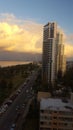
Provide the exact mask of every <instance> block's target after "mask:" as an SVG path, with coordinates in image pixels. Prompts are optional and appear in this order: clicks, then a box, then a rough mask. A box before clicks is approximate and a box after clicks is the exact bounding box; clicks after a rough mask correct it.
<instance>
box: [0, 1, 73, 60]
mask: <svg viewBox="0 0 73 130" xmlns="http://www.w3.org/2000/svg"><path fill="white" fill-rule="evenodd" d="M48 22H57V24H58V26H59V28H60V29H61V30H62V32H63V34H64V44H65V55H66V57H67V58H71V59H72V58H73V0H2V1H0V59H1V60H2V58H3V59H4V57H5V58H6V59H7V57H6V54H10V55H11V56H12V54H13V53H16V54H17V55H19V54H20V55H21V53H22V54H23V53H31V54H38V53H40V54H42V44H43V26H44V25H45V24H47V23H48ZM6 52H7V53H6ZM7 56H8V55H7ZM29 56H30V55H29ZM13 57H14V55H13Z"/></svg>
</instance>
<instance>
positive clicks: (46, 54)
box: [42, 23, 57, 83]
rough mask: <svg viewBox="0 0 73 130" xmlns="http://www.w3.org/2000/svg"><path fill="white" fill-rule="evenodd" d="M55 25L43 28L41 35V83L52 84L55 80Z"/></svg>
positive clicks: (47, 25)
mask: <svg viewBox="0 0 73 130" xmlns="http://www.w3.org/2000/svg"><path fill="white" fill-rule="evenodd" d="M56 33H57V25H56V23H48V24H46V25H45V26H44V34H43V63H42V68H43V69H42V71H43V82H45V83H50V82H51V83H54V81H55V78H56V58H57V56H56Z"/></svg>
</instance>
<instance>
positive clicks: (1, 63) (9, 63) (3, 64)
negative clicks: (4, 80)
mask: <svg viewBox="0 0 73 130" xmlns="http://www.w3.org/2000/svg"><path fill="white" fill-rule="evenodd" d="M28 63H31V62H27V61H0V67H7V66H14V65H21V64H28Z"/></svg>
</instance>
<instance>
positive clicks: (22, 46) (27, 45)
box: [0, 13, 73, 57]
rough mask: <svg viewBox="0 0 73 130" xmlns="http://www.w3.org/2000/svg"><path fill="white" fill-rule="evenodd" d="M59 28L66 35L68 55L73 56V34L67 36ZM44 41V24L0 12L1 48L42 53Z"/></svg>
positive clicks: (66, 52)
mask: <svg viewBox="0 0 73 130" xmlns="http://www.w3.org/2000/svg"><path fill="white" fill-rule="evenodd" d="M59 30H60V31H61V32H62V33H63V35H64V44H65V55H66V57H73V35H72V34H71V35H70V36H67V35H66V34H65V32H64V30H63V29H61V28H60V27H59ZM42 43H43V25H42V24H39V23H37V22H35V21H28V20H23V19H20V18H16V17H15V16H14V15H13V14H8V13H6V14H0V48H2V49H3V50H5V51H16V52H31V53H42ZM0 50H1V49H0Z"/></svg>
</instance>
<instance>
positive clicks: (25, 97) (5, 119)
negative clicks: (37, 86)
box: [0, 72, 38, 130]
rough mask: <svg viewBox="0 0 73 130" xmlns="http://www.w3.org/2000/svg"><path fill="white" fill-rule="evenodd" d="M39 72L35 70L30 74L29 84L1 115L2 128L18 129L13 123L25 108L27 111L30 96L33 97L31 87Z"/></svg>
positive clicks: (7, 129) (4, 129) (0, 127)
mask: <svg viewBox="0 0 73 130" xmlns="http://www.w3.org/2000/svg"><path fill="white" fill-rule="evenodd" d="M37 74H38V73H37V72H33V73H32V74H31V75H30V78H29V80H28V82H27V84H26V85H25V86H24V87H23V89H22V91H21V92H20V94H19V95H18V96H17V97H16V99H15V100H14V101H13V102H12V104H11V105H10V106H9V107H8V109H7V111H6V112H5V113H4V114H3V115H2V116H1V117H0V130H16V127H17V126H14V128H13V129H12V128H11V127H12V124H15V123H16V122H17V118H18V116H20V115H21V114H23V113H22V112H24V110H25V111H26V109H27V105H28V102H29V100H30V97H32V95H31V87H32V86H33V84H34V82H35V80H36V78H37ZM27 90H28V91H27ZM15 125H17V124H15Z"/></svg>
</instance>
